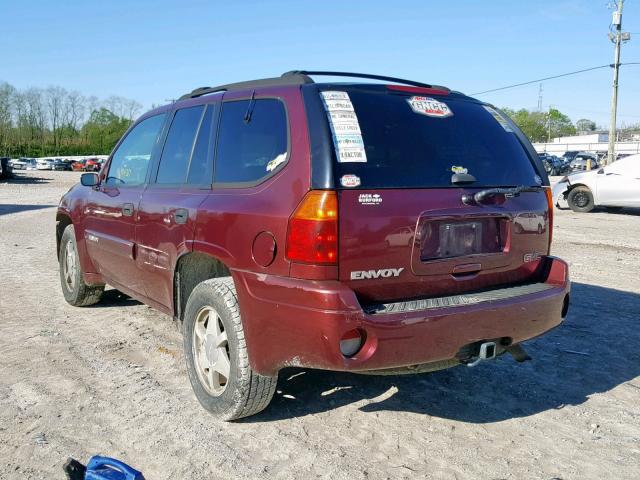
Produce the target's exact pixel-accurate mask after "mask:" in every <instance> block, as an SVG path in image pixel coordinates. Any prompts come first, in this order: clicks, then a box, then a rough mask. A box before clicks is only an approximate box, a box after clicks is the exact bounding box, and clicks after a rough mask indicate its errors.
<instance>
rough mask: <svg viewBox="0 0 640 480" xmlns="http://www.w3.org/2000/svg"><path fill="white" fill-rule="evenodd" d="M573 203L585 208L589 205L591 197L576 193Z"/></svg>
mask: <svg viewBox="0 0 640 480" xmlns="http://www.w3.org/2000/svg"><path fill="white" fill-rule="evenodd" d="M573 201H574V203H575V204H576V205H577V206H578V207H580V208H584V207H586V206H587V205H588V204H589V196H588V195H587V194H586V193H584V192H576V194H575V196H574V197H573Z"/></svg>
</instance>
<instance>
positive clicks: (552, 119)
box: [502, 108, 576, 142]
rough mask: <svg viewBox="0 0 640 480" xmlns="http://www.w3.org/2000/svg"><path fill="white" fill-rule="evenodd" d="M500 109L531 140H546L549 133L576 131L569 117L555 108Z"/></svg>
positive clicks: (552, 134)
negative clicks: (531, 109) (537, 109)
mask: <svg viewBox="0 0 640 480" xmlns="http://www.w3.org/2000/svg"><path fill="white" fill-rule="evenodd" d="M502 110H503V112H505V113H506V114H507V115H509V117H511V119H512V120H513V121H514V122H515V124H516V125H518V127H520V130H522V131H523V132H524V134H525V135H526V136H527V137H529V140H531V141H532V142H546V141H547V139H548V138H549V133H550V134H551V138H554V137H561V136H564V135H573V134H575V133H576V128H575V127H574V126H573V124H572V123H571V119H570V118H569V117H568V116H567V115H565V114H564V113H562V112H560V111H559V110H557V109H555V108H551V109H549V111H548V112H538V111H530V110H527V109H525V108H521V109H520V110H513V109H510V108H504V109H502Z"/></svg>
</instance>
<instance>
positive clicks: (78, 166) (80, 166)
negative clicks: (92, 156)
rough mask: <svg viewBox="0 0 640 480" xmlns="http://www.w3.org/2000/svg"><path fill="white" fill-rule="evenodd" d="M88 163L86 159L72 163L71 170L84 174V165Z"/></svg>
mask: <svg viewBox="0 0 640 480" xmlns="http://www.w3.org/2000/svg"><path fill="white" fill-rule="evenodd" d="M85 163H86V159H83V160H74V161H73V162H71V170H73V171H74V172H84V164H85Z"/></svg>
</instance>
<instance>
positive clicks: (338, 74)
mask: <svg viewBox="0 0 640 480" xmlns="http://www.w3.org/2000/svg"><path fill="white" fill-rule="evenodd" d="M296 75H305V76H309V75H316V76H318V75H320V76H327V77H353V78H368V79H370V80H384V81H387V82H395V83H402V84H405V85H411V86H414V87H423V88H434V87H437V88H441V89H444V90H447V91H449V89H448V88H447V87H442V86H440V85H429V84H428V83H422V82H416V81H414V80H405V79H404V78H397V77H387V76H385V75H372V74H369V73H353V72H325V71H311V70H291V71H290V72H285V73H283V74H282V76H283V77H285V78H286V77H289V76H296Z"/></svg>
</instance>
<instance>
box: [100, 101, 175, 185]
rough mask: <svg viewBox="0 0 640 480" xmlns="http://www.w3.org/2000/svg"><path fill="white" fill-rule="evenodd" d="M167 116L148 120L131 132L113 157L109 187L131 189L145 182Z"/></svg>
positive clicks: (108, 178) (108, 181)
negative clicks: (126, 187)
mask: <svg viewBox="0 0 640 480" xmlns="http://www.w3.org/2000/svg"><path fill="white" fill-rule="evenodd" d="M165 116H166V115H165V114H164V113H163V114H161V115H154V116H153V117H149V118H146V119H145V120H143V121H142V122H140V123H139V124H138V125H136V126H135V127H134V128H133V130H131V131H130V132H129V134H128V135H127V136H126V137H125V139H124V140H123V141H122V143H121V144H120V146H118V149H117V150H116V151H115V152H114V154H113V156H112V157H111V164H110V166H109V173H108V176H107V182H106V183H107V185H117V186H129V187H130V186H135V185H142V184H143V183H144V182H145V179H146V177H147V169H148V168H149V160H150V159H151V153H152V152H153V147H155V145H156V142H157V140H158V135H159V134H160V131H161V130H162V125H163V124H164V119H165Z"/></svg>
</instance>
